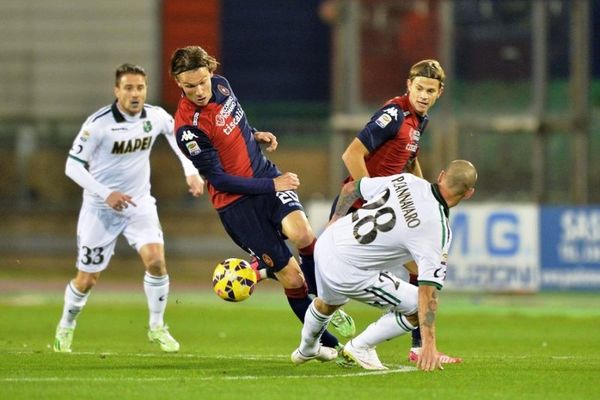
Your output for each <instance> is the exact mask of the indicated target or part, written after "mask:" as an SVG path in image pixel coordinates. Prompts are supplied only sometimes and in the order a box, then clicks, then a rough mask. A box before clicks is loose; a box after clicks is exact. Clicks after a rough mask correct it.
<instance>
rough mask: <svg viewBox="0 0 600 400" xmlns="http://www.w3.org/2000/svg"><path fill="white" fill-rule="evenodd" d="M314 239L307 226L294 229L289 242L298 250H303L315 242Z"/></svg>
mask: <svg viewBox="0 0 600 400" xmlns="http://www.w3.org/2000/svg"><path fill="white" fill-rule="evenodd" d="M315 239H316V237H315V234H314V233H313V231H312V229H310V227H309V226H303V227H301V228H298V229H296V230H295V231H294V234H293V235H292V237H290V240H291V241H292V242H293V243H294V245H295V246H296V248H298V249H303V248H305V247H308V246H310V245H311V244H312V243H313V242H314V241H315Z"/></svg>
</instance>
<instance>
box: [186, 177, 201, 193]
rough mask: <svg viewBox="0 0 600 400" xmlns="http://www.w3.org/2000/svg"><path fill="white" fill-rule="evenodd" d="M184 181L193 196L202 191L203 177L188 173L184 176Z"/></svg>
mask: <svg viewBox="0 0 600 400" xmlns="http://www.w3.org/2000/svg"><path fill="white" fill-rule="evenodd" d="M185 181H186V182H187V184H188V186H189V188H190V189H189V190H188V191H189V192H190V193H191V194H192V196H194V197H200V196H202V194H203V193H204V179H202V177H201V176H200V175H198V174H194V175H189V176H186V177H185Z"/></svg>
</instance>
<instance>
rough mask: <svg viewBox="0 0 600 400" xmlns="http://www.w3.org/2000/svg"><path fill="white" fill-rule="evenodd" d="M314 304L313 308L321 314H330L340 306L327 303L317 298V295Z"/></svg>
mask: <svg viewBox="0 0 600 400" xmlns="http://www.w3.org/2000/svg"><path fill="white" fill-rule="evenodd" d="M314 304H315V308H316V309H317V311H318V312H320V313H321V314H323V315H331V314H333V313H334V312H335V310H337V309H338V308H340V307H341V305H339V306H334V305H331V304H327V303H325V302H324V301H323V300H321V298H319V297H317V298H316V299H315V301H314Z"/></svg>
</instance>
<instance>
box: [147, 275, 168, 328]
mask: <svg viewBox="0 0 600 400" xmlns="http://www.w3.org/2000/svg"><path fill="white" fill-rule="evenodd" d="M144 292H146V299H147V300H148V310H149V311H150V321H149V325H150V329H154V328H157V327H160V326H163V325H164V316H165V309H166V308H167V297H168V296H169V275H163V276H153V275H150V274H149V273H148V272H146V274H145V275H144Z"/></svg>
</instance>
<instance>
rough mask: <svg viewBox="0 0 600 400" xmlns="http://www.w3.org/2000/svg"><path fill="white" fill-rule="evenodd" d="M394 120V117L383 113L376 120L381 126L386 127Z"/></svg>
mask: <svg viewBox="0 0 600 400" xmlns="http://www.w3.org/2000/svg"><path fill="white" fill-rule="evenodd" d="M390 122H392V117H390V116H389V115H387V114H385V113H383V114H381V115H380V116H379V118H377V119H376V120H375V123H376V124H377V125H379V127H380V128H385V127H386V126H388V124H389V123H390Z"/></svg>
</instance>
